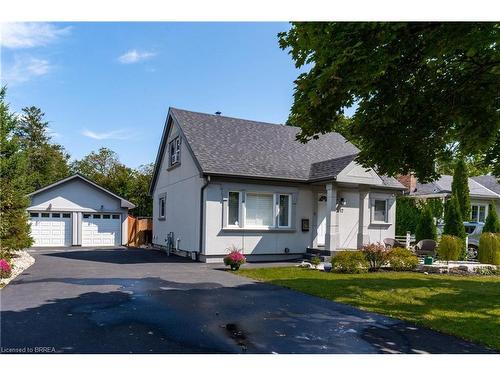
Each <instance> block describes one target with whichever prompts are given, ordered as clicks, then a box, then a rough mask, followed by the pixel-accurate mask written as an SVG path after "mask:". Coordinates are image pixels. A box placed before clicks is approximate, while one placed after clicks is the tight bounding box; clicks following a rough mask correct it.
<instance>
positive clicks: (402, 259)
mask: <svg viewBox="0 0 500 375" xmlns="http://www.w3.org/2000/svg"><path fill="white" fill-rule="evenodd" d="M387 260H388V261H389V264H390V266H391V268H392V269H393V270H394V271H411V270H413V269H414V268H415V267H416V266H417V265H418V257H417V256H416V255H415V254H414V253H413V252H412V251H411V250H409V249H404V248H402V247H395V248H393V249H391V250H390V251H389V253H388V254H387Z"/></svg>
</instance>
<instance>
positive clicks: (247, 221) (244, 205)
mask: <svg viewBox="0 0 500 375" xmlns="http://www.w3.org/2000/svg"><path fill="white" fill-rule="evenodd" d="M226 202H227V206H226V208H225V209H226V211H225V216H226V219H225V224H224V226H225V227H227V228H228V229H238V228H241V229H263V230H266V229H275V230H277V229H291V228H293V225H292V194H283V193H272V192H244V191H229V192H228V193H227V195H226Z"/></svg>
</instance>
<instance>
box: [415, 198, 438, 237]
mask: <svg viewBox="0 0 500 375" xmlns="http://www.w3.org/2000/svg"><path fill="white" fill-rule="evenodd" d="M415 239H416V241H417V242H418V241H420V240H436V239H437V233H436V225H435V224H434V217H433V216H432V212H431V208H430V207H429V206H428V205H425V207H424V208H423V209H422V210H421V211H420V216H419V219H418V224H417V228H416V231H415Z"/></svg>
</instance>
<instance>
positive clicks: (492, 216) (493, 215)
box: [483, 204, 500, 233]
mask: <svg viewBox="0 0 500 375" xmlns="http://www.w3.org/2000/svg"><path fill="white" fill-rule="evenodd" d="M483 233H500V220H499V219H498V215H497V211H496V209H495V205H494V204H490V206H489V209H488V216H487V217H486V221H485V223H484V227H483Z"/></svg>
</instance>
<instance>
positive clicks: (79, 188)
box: [28, 174, 135, 247]
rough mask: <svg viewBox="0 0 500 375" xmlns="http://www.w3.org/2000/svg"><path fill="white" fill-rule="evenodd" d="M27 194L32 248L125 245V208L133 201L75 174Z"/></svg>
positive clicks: (129, 206)
mask: <svg viewBox="0 0 500 375" xmlns="http://www.w3.org/2000/svg"><path fill="white" fill-rule="evenodd" d="M29 197H30V198H31V204H30V206H29V207H28V214H29V216H30V223H31V236H32V237H33V239H34V244H33V246H34V247H66V246H90V247H94V246H117V245H126V244H127V237H128V232H127V216H128V210H129V209H132V208H134V207H135V206H134V204H132V203H130V202H129V201H127V200H125V199H123V198H121V197H119V196H118V195H116V194H113V193H112V192H110V191H109V190H106V189H104V188H103V187H101V186H99V185H97V184H96V183H94V182H92V181H90V180H88V179H87V178H85V177H83V176H81V175H79V174H75V175H73V176H71V177H68V178H65V179H63V180H60V181H58V182H56V183H54V184H52V185H49V186H46V187H44V188H42V189H39V190H37V191H35V192H33V193H31V194H29Z"/></svg>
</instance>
